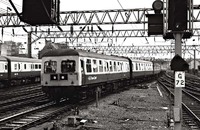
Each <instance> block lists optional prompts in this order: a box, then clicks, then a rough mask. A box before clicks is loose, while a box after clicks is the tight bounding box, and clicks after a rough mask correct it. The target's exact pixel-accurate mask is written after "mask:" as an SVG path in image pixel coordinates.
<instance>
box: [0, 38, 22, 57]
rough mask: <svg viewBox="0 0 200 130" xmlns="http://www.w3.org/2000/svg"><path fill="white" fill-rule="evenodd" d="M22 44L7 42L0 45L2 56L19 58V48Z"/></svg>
mask: <svg viewBox="0 0 200 130" xmlns="http://www.w3.org/2000/svg"><path fill="white" fill-rule="evenodd" d="M20 46H21V43H16V42H13V41H5V42H4V43H1V44H0V52H1V55H5V56H17V55H19V47H20Z"/></svg>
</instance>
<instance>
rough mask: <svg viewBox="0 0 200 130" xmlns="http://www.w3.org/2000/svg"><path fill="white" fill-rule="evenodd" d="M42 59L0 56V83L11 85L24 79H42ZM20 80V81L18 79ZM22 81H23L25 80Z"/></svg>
mask: <svg viewBox="0 0 200 130" xmlns="http://www.w3.org/2000/svg"><path fill="white" fill-rule="evenodd" d="M40 71H41V60H38V59H31V58H23V57H13V56H0V83H1V86H2V85H5V84H6V85H10V84H14V83H16V82H21V81H22V80H23V81H24V82H26V80H32V79H36V80H38V81H39V80H40ZM17 80H18V81H17ZM23 81H22V82H23Z"/></svg>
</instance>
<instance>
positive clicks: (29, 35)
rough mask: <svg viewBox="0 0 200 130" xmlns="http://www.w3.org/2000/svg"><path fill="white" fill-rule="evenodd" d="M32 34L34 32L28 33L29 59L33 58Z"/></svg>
mask: <svg viewBox="0 0 200 130" xmlns="http://www.w3.org/2000/svg"><path fill="white" fill-rule="evenodd" d="M31 33H32V32H28V43H27V48H28V58H31V57H32V56H31V53H32V51H31Z"/></svg>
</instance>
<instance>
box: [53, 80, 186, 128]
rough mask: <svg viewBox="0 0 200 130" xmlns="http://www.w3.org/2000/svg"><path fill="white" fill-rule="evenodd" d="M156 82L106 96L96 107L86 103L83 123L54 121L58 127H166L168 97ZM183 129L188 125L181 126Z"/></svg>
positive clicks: (82, 116) (82, 113) (80, 112)
mask: <svg viewBox="0 0 200 130" xmlns="http://www.w3.org/2000/svg"><path fill="white" fill-rule="evenodd" d="M157 86H158V85H157V83H156V82H153V83H150V84H148V85H147V89H139V88H131V89H130V90H127V91H123V92H120V93H116V94H113V95H111V96H107V97H105V98H103V99H101V100H100V101H99V105H98V108H97V107H96V103H93V104H90V105H88V106H87V108H85V109H81V110H80V111H79V117H81V118H83V119H86V120H88V121H87V122H86V123H85V125H78V126H75V127H69V126H68V125H65V124H67V123H66V121H67V117H64V118H62V119H61V120H60V121H58V120H57V121H56V125H57V126H58V127H59V130H75V129H76V130H77V129H79V130H94V129H99V130H169V128H168V127H167V113H169V104H170V103H169V99H168V98H167V95H165V94H164V93H162V94H161V93H159V91H158V89H157ZM161 92H162V90H161ZM94 121H95V122H96V123H94ZM92 122H93V123H92ZM182 130H189V129H188V128H187V127H185V126H183V128H182Z"/></svg>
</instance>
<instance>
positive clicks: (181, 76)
mask: <svg viewBox="0 0 200 130" xmlns="http://www.w3.org/2000/svg"><path fill="white" fill-rule="evenodd" d="M175 87H185V72H184V71H175Z"/></svg>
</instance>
